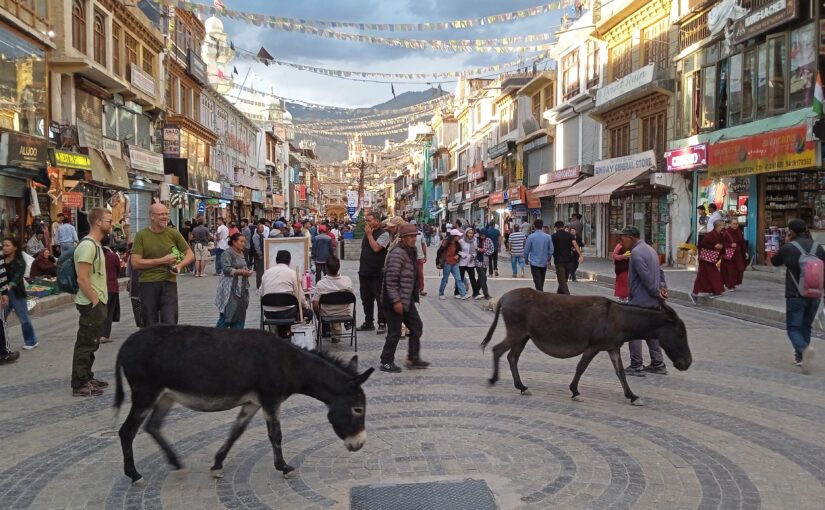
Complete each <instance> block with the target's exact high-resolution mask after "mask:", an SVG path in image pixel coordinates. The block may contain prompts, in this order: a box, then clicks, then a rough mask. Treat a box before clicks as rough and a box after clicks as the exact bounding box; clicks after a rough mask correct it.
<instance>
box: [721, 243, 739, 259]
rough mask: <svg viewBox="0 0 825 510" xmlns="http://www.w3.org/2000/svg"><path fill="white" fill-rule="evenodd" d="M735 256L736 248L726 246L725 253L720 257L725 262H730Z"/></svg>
mask: <svg viewBox="0 0 825 510" xmlns="http://www.w3.org/2000/svg"><path fill="white" fill-rule="evenodd" d="M735 254H736V248H734V247H732V246H728V247H727V248H725V253H724V254H723V255H722V256H723V257H724V258H725V260H731V259H732V258H733V256H734V255H735Z"/></svg>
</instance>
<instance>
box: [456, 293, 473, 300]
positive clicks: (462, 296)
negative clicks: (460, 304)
mask: <svg viewBox="0 0 825 510" xmlns="http://www.w3.org/2000/svg"><path fill="white" fill-rule="evenodd" d="M456 299H460V300H461V301H464V300H465V299H470V295H469V294H462V295H461V296H458V297H457V298H456Z"/></svg>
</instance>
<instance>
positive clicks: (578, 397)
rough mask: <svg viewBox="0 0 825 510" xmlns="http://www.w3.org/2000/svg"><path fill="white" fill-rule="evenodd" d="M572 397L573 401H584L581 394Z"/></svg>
mask: <svg viewBox="0 0 825 510" xmlns="http://www.w3.org/2000/svg"><path fill="white" fill-rule="evenodd" d="M572 398H573V402H584V399H583V398H582V397H581V395H574V396H573V397H572Z"/></svg>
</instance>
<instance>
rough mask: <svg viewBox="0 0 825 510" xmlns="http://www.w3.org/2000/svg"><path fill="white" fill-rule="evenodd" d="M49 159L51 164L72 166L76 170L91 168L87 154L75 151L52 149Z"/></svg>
mask: <svg viewBox="0 0 825 510" xmlns="http://www.w3.org/2000/svg"><path fill="white" fill-rule="evenodd" d="M51 160H52V161H51V163H52V166H58V167H60V168H74V169H76V170H91V169H92V160H91V159H89V156H87V155H85V154H78V153H76V152H67V151H60V150H57V149H52V150H51Z"/></svg>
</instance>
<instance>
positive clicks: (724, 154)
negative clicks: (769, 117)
mask: <svg viewBox="0 0 825 510" xmlns="http://www.w3.org/2000/svg"><path fill="white" fill-rule="evenodd" d="M807 135H808V128H807V126H805V125H801V126H795V127H792V128H787V129H780V130H778V131H770V132H767V133H762V134H759V135H754V136H748V137H745V138H739V139H736V140H730V141H725V142H717V143H714V144H712V145H711V146H710V147H709V148H708V177H710V178H713V179H715V178H718V177H734V176H739V175H756V174H764V173H770V172H784V171H788V170H804V169H807V168H814V167H816V166H818V162H817V159H818V158H817V151H816V142H813V141H809V140H807Z"/></svg>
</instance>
